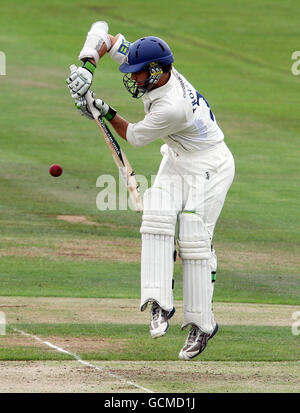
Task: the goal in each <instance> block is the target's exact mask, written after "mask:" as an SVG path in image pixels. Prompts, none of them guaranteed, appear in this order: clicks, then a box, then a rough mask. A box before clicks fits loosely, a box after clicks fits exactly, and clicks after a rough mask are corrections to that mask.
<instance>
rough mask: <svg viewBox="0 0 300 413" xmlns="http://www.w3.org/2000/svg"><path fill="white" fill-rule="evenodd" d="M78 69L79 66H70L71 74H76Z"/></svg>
mask: <svg viewBox="0 0 300 413" xmlns="http://www.w3.org/2000/svg"><path fill="white" fill-rule="evenodd" d="M76 69H77V66H76V65H71V66H70V72H71V73H72V72H75V70H76Z"/></svg>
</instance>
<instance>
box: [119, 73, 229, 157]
mask: <svg viewBox="0 0 300 413" xmlns="http://www.w3.org/2000/svg"><path fill="white" fill-rule="evenodd" d="M143 102H144V109H145V113H146V116H145V118H144V119H143V120H142V121H140V122H137V123H129V125H128V128H127V133H126V138H127V140H128V142H129V143H131V144H132V145H134V146H144V145H147V144H148V143H150V142H152V141H154V140H156V139H160V138H161V139H163V140H164V141H165V143H166V144H167V145H169V146H170V147H171V148H173V149H177V150H181V151H182V150H183V151H199V150H200V151H201V150H204V149H207V148H211V147H212V146H215V145H216V144H218V143H220V142H222V141H223V140H224V134H223V132H222V130H221V129H220V128H219V126H218V124H217V122H216V119H215V117H214V115H213V113H212V111H211V109H210V107H209V105H208V103H207V102H206V100H205V98H204V97H203V96H202V95H201V94H200V93H199V92H198V91H197V90H196V89H195V88H194V87H193V86H192V85H191V84H190V83H189V82H188V81H187V80H186V79H185V78H184V77H183V76H182V75H181V74H180V73H178V72H177V70H175V69H174V68H173V69H172V72H171V76H170V79H169V80H168V82H167V83H166V84H165V85H163V86H161V87H159V88H157V89H154V90H151V91H150V92H146V93H145V94H144V96H143Z"/></svg>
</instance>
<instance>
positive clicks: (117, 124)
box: [110, 114, 128, 140]
mask: <svg viewBox="0 0 300 413" xmlns="http://www.w3.org/2000/svg"><path fill="white" fill-rule="evenodd" d="M110 123H111V125H112V126H113V128H114V129H115V131H116V132H117V133H118V135H120V136H121V138H123V139H125V140H127V139H126V132H127V128H128V122H127V120H126V119H124V118H122V117H121V116H120V115H118V114H116V115H115V116H114V118H113V119H112V120H110Z"/></svg>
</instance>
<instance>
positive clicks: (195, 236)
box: [178, 212, 211, 260]
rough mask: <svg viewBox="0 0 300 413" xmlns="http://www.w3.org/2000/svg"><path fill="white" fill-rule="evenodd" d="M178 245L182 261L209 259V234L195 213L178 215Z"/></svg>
mask: <svg viewBox="0 0 300 413" xmlns="http://www.w3.org/2000/svg"><path fill="white" fill-rule="evenodd" d="M178 245H179V254H180V257H181V258H182V259H183V260H184V259H186V260H203V259H211V239H210V234H209V232H208V231H207V229H206V226H205V224H204V222H203V219H202V218H201V217H200V215H198V214H197V213H190V212H182V213H181V214H180V216H179V239H178Z"/></svg>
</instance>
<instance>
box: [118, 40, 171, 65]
mask: <svg viewBox="0 0 300 413" xmlns="http://www.w3.org/2000/svg"><path fill="white" fill-rule="evenodd" d="M152 62H156V63H160V65H161V66H165V65H169V64H170V63H172V62H174V57H173V53H172V52H171V49H170V47H169V46H168V45H167V43H166V42H165V41H164V40H162V39H160V38H159V37H155V36H148V37H142V38H141V39H138V40H136V41H135V42H134V43H132V45H130V48H129V53H128V56H127V58H126V60H125V62H124V63H123V64H121V66H120V67H119V69H120V71H121V72H123V73H135V72H139V71H140V70H144V69H147V68H148V66H149V64H150V63H152Z"/></svg>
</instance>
